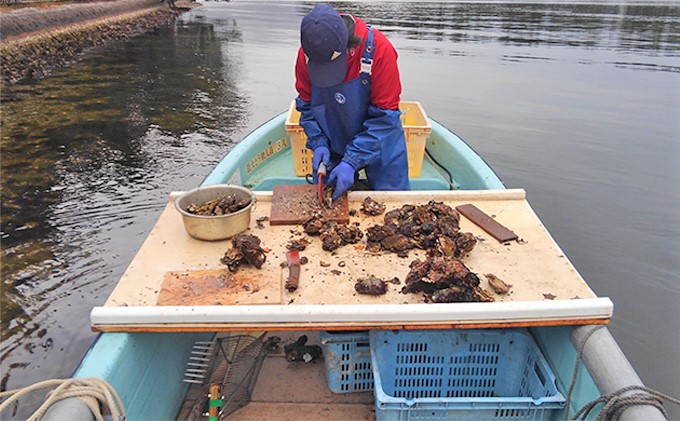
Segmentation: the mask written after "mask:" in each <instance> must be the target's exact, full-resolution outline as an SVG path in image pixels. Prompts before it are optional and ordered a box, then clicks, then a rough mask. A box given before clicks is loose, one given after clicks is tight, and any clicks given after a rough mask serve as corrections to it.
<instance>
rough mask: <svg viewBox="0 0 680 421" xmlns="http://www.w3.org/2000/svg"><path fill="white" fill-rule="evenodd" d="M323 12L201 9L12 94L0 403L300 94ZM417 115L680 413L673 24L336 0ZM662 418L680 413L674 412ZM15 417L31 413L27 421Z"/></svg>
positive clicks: (217, 5)
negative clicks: (492, 179)
mask: <svg viewBox="0 0 680 421" xmlns="http://www.w3.org/2000/svg"><path fill="white" fill-rule="evenodd" d="M310 7H311V3H306V2H285V3H280V2H279V3H275V4H268V3H265V2H228V3H226V2H207V3H205V4H204V5H203V6H202V7H200V8H198V9H194V10H193V11H191V12H189V13H186V14H184V15H182V16H181V17H180V19H179V20H178V22H177V23H176V24H175V25H174V26H172V27H168V28H161V29H159V30H157V31H154V32H153V33H149V34H146V35H144V36H140V37H136V38H134V39H130V40H127V41H124V42H120V43H117V44H114V45H111V46H109V47H107V48H105V49H99V50H97V51H94V52H92V53H91V54H90V55H89V56H87V57H86V58H85V59H84V60H83V61H81V62H80V63H78V64H77V65H74V66H72V67H71V68H69V69H65V70H62V71H58V72H56V73H54V74H53V75H52V76H50V77H49V78H47V79H45V80H42V81H40V82H37V83H34V84H28V85H22V86H18V87H14V88H12V89H5V90H4V91H3V93H2V105H1V107H2V110H1V111H2V137H1V140H2V143H1V146H2V297H1V300H2V301H1V304H2V308H1V311H2V312H1V317H2V325H1V327H2V343H1V345H0V361H1V362H2V380H1V385H2V387H3V388H15V387H21V386H25V385H28V384H31V383H34V382H37V381H40V380H44V379H50V378H61V377H67V376H69V375H70V374H72V371H73V370H74V369H75V367H76V366H77V364H78V362H79V360H80V358H81V357H82V356H83V354H84V353H85V352H86V350H87V348H88V347H89V345H90V343H91V342H92V340H93V339H94V334H93V333H91V332H90V330H89V312H90V310H91V308H92V307H93V306H97V305H101V304H103V303H104V301H105V300H106V298H107V296H108V294H109V293H110V292H111V290H112V289H113V287H114V285H115V283H116V282H117V280H118V279H119V277H120V276H121V275H122V274H123V272H124V270H125V268H126V267H127V265H128V264H129V263H130V261H131V260H132V258H133V256H134V253H135V252H136V250H137V249H138V248H139V246H140V245H141V243H142V241H143V240H144V238H145V237H146V235H147V234H148V232H149V230H150V229H151V227H152V225H153V223H154V221H155V219H156V218H157V217H158V215H159V214H160V211H161V209H162V208H163V206H164V204H165V203H166V201H167V195H168V193H169V192H171V191H177V190H185V189H189V188H192V187H194V186H196V185H198V184H199V183H200V182H201V181H202V179H203V177H205V175H206V174H207V173H208V172H209V171H210V169H211V167H212V166H213V165H214V164H215V163H217V162H218V161H219V160H220V158H221V157H222V156H223V155H224V154H225V153H226V152H228V151H229V150H230V148H231V147H233V145H235V144H236V143H238V141H239V139H241V138H242V137H243V136H244V135H245V134H247V133H248V132H249V131H251V130H252V129H254V128H255V127H257V126H258V125H260V124H261V123H263V122H264V121H266V120H267V119H268V118H270V117H271V116H273V115H275V114H278V113H279V112H281V111H283V110H285V109H286V108H287V107H288V105H289V103H290V100H291V99H292V98H293V97H294V96H295V91H294V88H293V63H294V58H295V53H296V49H297V45H298V32H297V30H298V27H299V21H300V19H301V18H302V16H303V15H304V13H305V12H306V11H307V10H309V9H310ZM341 8H342V9H344V10H347V11H350V12H353V13H356V14H357V15H359V16H361V17H364V18H365V19H366V20H367V21H369V23H371V24H373V25H375V26H376V27H378V28H380V29H382V30H384V32H385V33H386V34H387V35H388V36H389V37H390V39H392V41H393V43H394V44H395V46H396V47H397V49H398V50H399V54H400V56H399V62H400V68H401V76H402V84H403V86H404V92H403V95H402V98H403V99H405V100H418V101H420V102H421V103H422V104H423V106H424V107H425V109H426V111H427V112H428V114H429V115H430V116H431V117H433V118H435V119H436V120H438V121H439V122H440V123H442V124H444V125H445V126H447V127H449V128H451V129H452V130H454V131H455V132H456V133H457V134H458V135H460V136H461V137H462V138H464V139H466V140H467V141H468V143H469V144H470V145H471V146H472V147H473V148H475V150H477V152H479V153H480V154H481V155H482V156H483V157H484V158H485V159H486V161H487V162H488V163H489V164H490V165H491V166H492V167H493V168H494V169H495V170H496V172H497V173H498V174H499V175H500V177H501V178H502V179H503V180H504V182H505V184H506V185H507V186H508V187H512V188H514V187H521V188H524V189H526V191H527V195H528V199H529V201H530V203H531V204H532V206H533V208H534V209H535V210H536V212H537V213H538V215H539V216H540V217H541V219H542V220H543V222H544V223H545V225H546V226H547V227H548V229H549V230H550V232H551V233H552V234H553V236H554V237H555V238H556V240H557V242H558V243H559V244H560V246H561V247H562V249H563V250H564V251H565V253H566V254H567V255H568V256H569V258H570V260H571V261H572V262H573V264H574V265H575V266H576V267H577V268H578V269H579V271H580V272H581V274H582V275H583V276H584V278H586V279H587V281H588V283H589V285H590V286H591V287H592V288H593V289H594V290H595V292H596V293H597V294H598V295H600V296H607V297H610V298H611V299H612V301H613V302H614V305H615V307H614V318H613V320H612V323H611V325H610V328H611V331H612V333H613V335H614V336H615V337H616V339H617V341H618V343H619V345H620V346H621V347H622V349H623V350H624V352H625V353H626V355H627V356H628V358H629V360H630V361H631V363H632V365H633V366H634V367H635V368H636V370H637V371H638V374H639V375H640V377H641V378H642V380H643V381H644V382H645V383H646V384H647V385H648V386H650V387H652V388H655V389H658V390H660V391H663V392H665V393H669V394H673V395H675V396H678V395H680V369H679V368H678V364H677V361H678V360H680V329H679V328H678V326H679V325H680V323H679V322H680V306H679V305H678V303H679V302H680V275H678V272H679V270H680V265H679V263H678V256H680V242H679V241H678V238H679V235H680V216H679V215H680V213H679V212H678V209H680V172H678V170H677V168H678V167H680V5H678V3H675V2H663V3H662V2H655V3H652V2H644V3H641V2H637V3H632V2H628V3H626V2H623V3H614V2H610V1H597V2H589V3H583V2H578V3H576V2H559V3H546V2H523V3H510V2H494V3H488V2H484V3H476V2H412V3H406V2H346V3H342V7H341ZM667 408H668V409H669V411H670V415H671V419H680V409H679V408H678V407H673V406H671V405H667ZM17 417H19V418H20V417H21V412H20V413H19V414H17Z"/></svg>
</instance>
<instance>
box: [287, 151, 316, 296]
mask: <svg viewBox="0 0 680 421" xmlns="http://www.w3.org/2000/svg"><path fill="white" fill-rule="evenodd" d="M322 165H323V164H322ZM286 260H288V279H286V285H285V288H286V290H287V291H288V292H294V291H295V290H297V289H298V286H299V285H300V253H299V252H298V251H297V250H289V251H287V252H286Z"/></svg>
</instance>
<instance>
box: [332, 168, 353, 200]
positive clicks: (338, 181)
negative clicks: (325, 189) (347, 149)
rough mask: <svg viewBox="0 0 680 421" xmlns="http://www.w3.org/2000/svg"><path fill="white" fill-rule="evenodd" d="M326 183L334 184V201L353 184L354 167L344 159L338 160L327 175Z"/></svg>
mask: <svg viewBox="0 0 680 421" xmlns="http://www.w3.org/2000/svg"><path fill="white" fill-rule="evenodd" d="M328 184H330V185H331V186H335V187H334V189H333V201H335V200H337V199H338V198H339V197H340V196H342V194H343V193H344V192H346V191H347V189H349V188H350V187H352V184H354V167H352V166H351V165H350V164H348V163H347V162H345V161H340V163H339V164H338V165H337V166H336V167H335V168H333V171H331V175H330V176H328Z"/></svg>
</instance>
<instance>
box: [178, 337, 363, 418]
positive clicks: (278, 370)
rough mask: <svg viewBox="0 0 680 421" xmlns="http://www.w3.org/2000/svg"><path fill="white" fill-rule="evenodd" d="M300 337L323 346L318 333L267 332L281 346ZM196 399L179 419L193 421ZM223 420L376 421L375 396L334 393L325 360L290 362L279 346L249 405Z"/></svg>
mask: <svg viewBox="0 0 680 421" xmlns="http://www.w3.org/2000/svg"><path fill="white" fill-rule="evenodd" d="M301 335H307V337H308V344H316V345H318V344H320V340H319V332H318V331H287V332H268V333H267V336H268V337H271V336H277V337H279V338H281V343H282V344H286V343H291V342H294V341H295V340H296V339H297V338H299V337H300V336H301ZM292 385H294V386H292ZM196 393H198V392H196ZM197 398H198V396H196V395H194V396H191V395H188V397H187V400H186V401H185V403H184V406H183V407H182V409H181V410H180V413H179V414H178V416H177V419H180V420H186V419H190V416H189V415H188V414H189V412H190V409H191V407H192V405H193V404H194V399H197ZM228 399H229V396H224V400H228ZM222 419H229V420H235V421H250V420H252V421H260V420H274V419H275V420H280V421H287V420H291V421H298V420H301V419H310V420H311V419H315V420H318V419H323V420H374V419H375V409H374V397H373V392H358V393H333V392H332V391H331V390H330V389H329V387H328V382H327V380H326V373H325V366H324V361H323V358H321V359H318V360H314V361H312V362H309V363H305V362H289V361H287V360H286V358H285V354H284V352H283V346H280V347H279V349H278V350H276V351H274V352H271V353H268V354H267V356H266V357H265V359H264V362H263V364H262V368H261V370H260V375H259V377H258V378H257V382H256V383H255V387H254V389H253V391H252V397H251V400H250V403H249V404H248V405H246V406H244V407H242V408H240V409H237V410H236V411H234V412H232V413H230V414H224V415H223V416H222Z"/></svg>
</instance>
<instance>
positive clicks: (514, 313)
mask: <svg viewBox="0 0 680 421" xmlns="http://www.w3.org/2000/svg"><path fill="white" fill-rule="evenodd" d="M613 308H614V305H613V303H612V301H611V300H610V299H609V298H606V297H599V298H586V299H573V300H546V301H534V302H493V303H450V304H376V305H372V306H366V305H239V306H138V307H129V306H128V307H95V308H94V309H93V310H92V312H91V314H90V320H91V322H92V324H93V325H95V326H96V325H128V326H129V325H139V324H142V325H150V324H168V323H171V324H184V323H200V324H202V325H205V324H206V323H249V324H263V325H268V324H271V322H272V321H273V320H276V322H277V323H278V324H287V323H298V324H300V326H301V327H303V326H304V327H307V328H309V326H310V324H313V323H339V324H343V325H344V324H347V323H357V324H366V323H370V324H376V323H387V324H393V323H402V324H409V323H414V324H422V323H461V324H465V323H468V324H472V323H485V324H492V323H508V322H526V321H536V322H540V321H545V320H550V319H552V320H591V319H597V320H599V319H610V318H611V316H612V313H613Z"/></svg>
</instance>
